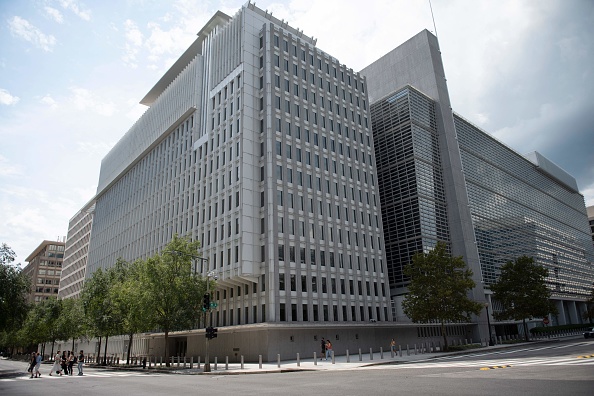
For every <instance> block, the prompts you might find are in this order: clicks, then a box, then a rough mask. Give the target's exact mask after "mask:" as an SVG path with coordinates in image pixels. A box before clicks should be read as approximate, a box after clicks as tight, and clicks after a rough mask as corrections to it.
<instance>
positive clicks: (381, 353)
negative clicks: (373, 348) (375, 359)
mask: <svg viewBox="0 0 594 396" xmlns="http://www.w3.org/2000/svg"><path fill="white" fill-rule="evenodd" d="M383 358H384V347H380V359H383Z"/></svg>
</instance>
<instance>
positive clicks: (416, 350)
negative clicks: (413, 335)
mask: <svg viewBox="0 0 594 396" xmlns="http://www.w3.org/2000/svg"><path fill="white" fill-rule="evenodd" d="M417 353H418V352H417V344H415V355H416V354H417Z"/></svg>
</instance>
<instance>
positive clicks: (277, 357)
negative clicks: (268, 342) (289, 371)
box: [276, 353, 280, 368]
mask: <svg viewBox="0 0 594 396" xmlns="http://www.w3.org/2000/svg"><path fill="white" fill-rule="evenodd" d="M276 364H277V366H278V368H280V353H278V354H277V355H276Z"/></svg>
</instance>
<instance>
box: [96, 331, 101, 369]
mask: <svg viewBox="0 0 594 396" xmlns="http://www.w3.org/2000/svg"><path fill="white" fill-rule="evenodd" d="M97 350H98V351H99V353H97V359H95V360H96V362H97V363H98V364H99V363H101V336H99V348H97Z"/></svg>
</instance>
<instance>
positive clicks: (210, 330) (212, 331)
mask: <svg viewBox="0 0 594 396" xmlns="http://www.w3.org/2000/svg"><path fill="white" fill-rule="evenodd" d="M218 331H219V329H217V328H216V327H207V328H206V338H208V339H209V340H211V339H213V338H217V332H218Z"/></svg>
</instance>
